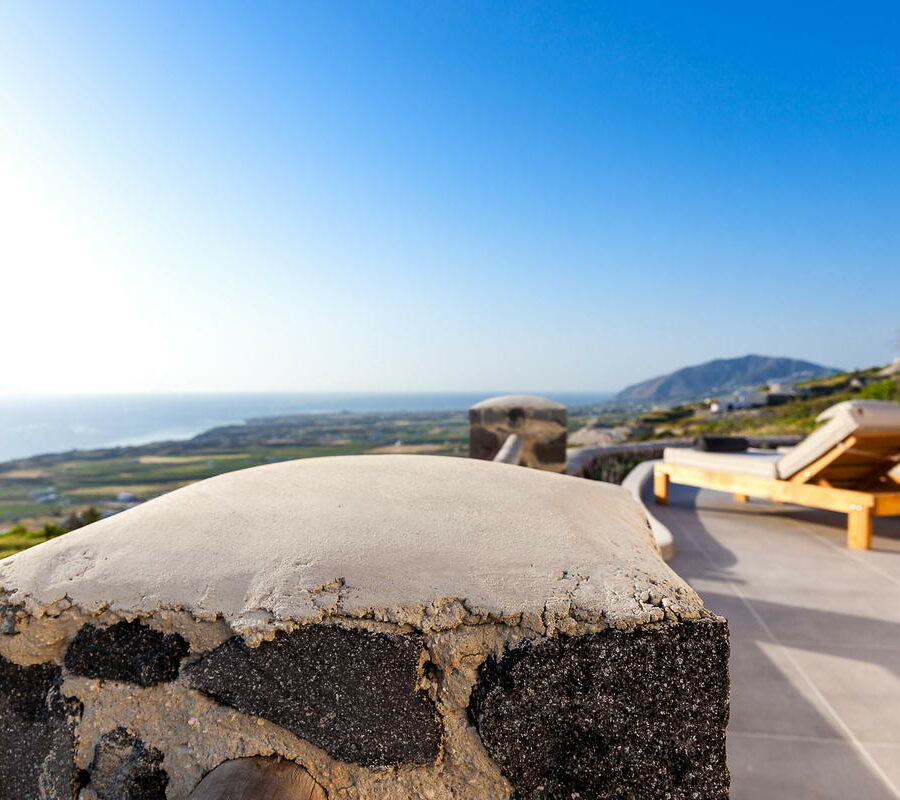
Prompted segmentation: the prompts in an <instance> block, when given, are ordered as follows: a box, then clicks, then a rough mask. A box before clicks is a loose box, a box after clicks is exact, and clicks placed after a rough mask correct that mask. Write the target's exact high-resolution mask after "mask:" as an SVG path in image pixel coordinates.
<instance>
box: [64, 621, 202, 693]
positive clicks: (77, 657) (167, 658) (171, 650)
mask: <svg viewBox="0 0 900 800" xmlns="http://www.w3.org/2000/svg"><path fill="white" fill-rule="evenodd" d="M187 652H188V645H187V642H186V641H185V640H184V639H183V638H182V637H181V636H179V635H178V634H177V633H175V634H166V633H160V632H159V631H157V630H153V628H148V627H147V626H146V625H142V624H141V623H139V622H138V621H137V620H134V621H132V622H119V623H117V624H115V625H112V626H110V627H108V628H97V627H95V626H94V625H85V626H84V627H82V628H81V630H79V631H78V634H77V635H76V636H75V639H74V641H73V642H72V644H71V646H70V647H69V651H68V652H67V653H66V669H68V670H69V671H71V672H74V673H75V674H76V675H84V676H85V677H86V678H106V679H107V680H113V681H128V682H129V683H137V684H140V685H141V686H152V685H153V684H154V683H162V682H164V681H172V680H175V678H177V677H178V667H179V664H180V663H181V659H182V658H184V657H185V656H186V655H187Z"/></svg>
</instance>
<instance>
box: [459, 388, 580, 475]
mask: <svg viewBox="0 0 900 800" xmlns="http://www.w3.org/2000/svg"><path fill="white" fill-rule="evenodd" d="M566 426H567V414H566V407H565V406H564V405H562V404H560V403H556V402H554V401H553V400H548V399H547V398H546V397H534V396H531V395H505V396H503V397H492V398H489V399H487V400H482V401H481V402H480V403H476V404H475V405H474V406H472V408H470V409H469V457H470V458H478V459H482V460H485V461H491V460H493V459H494V458H495V457H496V456H497V454H498V453H499V452H500V448H501V447H502V446H503V443H504V442H505V441H506V439H507V437H509V436H510V435H512V434H518V435H519V436H521V438H522V451H521V455H520V458H519V463H520V464H521V465H522V466H525V467H532V468H534V469H543V470H548V471H550V472H564V471H565V465H566Z"/></svg>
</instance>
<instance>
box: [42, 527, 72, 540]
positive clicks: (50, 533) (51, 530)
mask: <svg viewBox="0 0 900 800" xmlns="http://www.w3.org/2000/svg"><path fill="white" fill-rule="evenodd" d="M41 533H43V534H44V536H45V537H46V538H47V539H53V538H55V537H56V536H62V535H63V534H64V533H66V529H65V528H61V527H60V526H59V525H44V528H43V530H42V531H41Z"/></svg>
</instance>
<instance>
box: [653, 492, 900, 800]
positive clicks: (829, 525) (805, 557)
mask: <svg viewBox="0 0 900 800" xmlns="http://www.w3.org/2000/svg"><path fill="white" fill-rule="evenodd" d="M648 502H649V503H652V502H653V501H652V499H649V501H648ZM654 513H655V514H656V515H657V516H658V517H659V519H660V521H661V522H663V524H665V525H667V526H668V527H669V529H670V530H671V531H672V534H673V536H674V538H675V546H676V548H677V555H676V557H675V558H674V559H673V560H672V562H671V566H672V567H673V568H674V569H675V570H676V572H678V573H679V574H680V575H681V576H682V577H684V578H685V580H687V581H688V582H689V583H691V585H693V586H694V588H696V589H697V591H698V592H699V593H700V594H701V595H702V596H703V598H704V600H705V601H706V605H707V606H708V607H709V608H711V609H713V610H714V611H716V612H718V613H720V614H722V615H723V616H725V617H727V618H728V620H729V622H730V628H731V636H732V655H731V680H732V705H731V723H730V725H729V733H728V748H729V765H730V768H731V772H732V794H731V797H732V798H733V800H763V799H765V800H781V798H785V800H786V799H787V798H790V799H791V800H807V799H809V800H811V799H812V798H817V799H818V798H842V799H844V798H854V800H882V798H894V799H895V800H896V799H897V798H900V518H896V517H894V518H880V519H877V520H876V521H875V540H874V545H873V549H872V550H870V551H865V552H861V551H852V550H847V549H846V547H845V546H844V536H845V533H844V530H845V517H844V516H843V515H838V514H831V513H829V512H822V511H814V510H810V509H801V508H797V507H794V506H785V505H774V504H771V503H767V502H764V501H751V502H750V503H749V504H739V503H735V502H734V501H733V500H732V498H731V496H730V495H725V494H721V493H719V492H712V491H706V490H699V491H698V490H697V489H692V488H689V487H685V486H674V485H673V486H672V495H671V501H670V505H669V506H667V507H659V506H657V507H656V508H655V509H654Z"/></svg>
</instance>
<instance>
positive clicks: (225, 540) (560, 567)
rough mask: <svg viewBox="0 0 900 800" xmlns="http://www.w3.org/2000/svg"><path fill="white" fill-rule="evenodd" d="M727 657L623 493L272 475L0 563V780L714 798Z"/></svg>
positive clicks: (56, 793) (416, 478)
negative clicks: (238, 784)
mask: <svg viewBox="0 0 900 800" xmlns="http://www.w3.org/2000/svg"><path fill="white" fill-rule="evenodd" d="M727 670H728V632H727V623H726V622H725V620H724V619H722V618H721V617H717V616H715V615H714V614H712V613H711V612H709V611H707V610H706V609H705V608H704V607H703V603H702V601H701V600H700V598H699V597H698V596H697V595H696V593H695V592H694V591H693V590H692V589H691V588H690V587H689V586H688V585H687V584H686V583H685V582H684V581H682V580H681V579H680V578H679V577H678V576H677V575H676V574H675V573H674V572H672V571H671V570H670V569H669V568H668V567H666V566H665V564H663V562H662V561H661V560H660V558H659V556H658V554H657V552H656V549H655V546H654V544H653V541H652V538H651V534H650V531H649V528H648V527H647V521H646V519H645V517H644V515H643V513H642V512H641V510H640V508H639V506H638V505H637V504H636V503H635V501H634V500H633V499H632V498H631V496H630V495H629V493H628V492H627V491H626V490H625V489H622V488H621V487H618V486H613V485H610V484H603V483H598V482H595V481H586V480H583V479H579V478H573V477H569V476H564V475H555V474H552V473H548V472H545V471H540V470H527V469H508V468H506V467H504V466H501V465H498V464H493V463H489V462H484V461H479V460H473V459H459V458H441V457H433V456H405V455H397V456H349V457H338V458H320V459H306V460H301V461H293V462H284V463H280V464H270V465H266V466H262V467H256V468H253V469H248V470H242V471H239V472H232V473H228V474H225V475H220V476H217V477H215V478H211V479H209V480H206V481H201V482H199V483H196V484H193V485H191V486H188V487H186V488H183V489H179V490H177V491H174V492H171V493H169V494H167V495H163V496H162V497H159V498H157V499H155V500H151V501H150V502H148V503H144V504H143V505H141V506H138V507H136V508H134V509H131V510H129V511H125V512H123V513H122V514H118V515H116V516H114V517H110V518H108V519H105V520H101V521H100V522H97V523H94V524H93V525H89V526H87V527H85V528H83V529H81V530H79V531H76V532H73V533H69V534H66V535H64V536H61V537H59V538H56V539H53V540H51V541H49V542H47V543H45V544H41V545H39V546H37V547H34V548H32V549H30V550H27V551H25V552H22V553H18V554H16V555H14V556H11V557H9V558H7V559H5V560H3V561H0V797H4V798H16V800H46V798H50V797H52V798H54V800H74V798H76V797H77V798H79V800H110V799H111V798H124V797H132V798H136V797H140V798H141V799H142V800H186V799H187V798H190V797H194V798H203V799H204V800H218V798H219V797H220V796H222V795H221V793H222V792H223V791H226V790H228V791H229V792H230V789H231V787H232V785H235V784H237V783H239V782H240V785H242V786H245V787H247V786H251V785H252V786H253V787H254V788H253V792H255V794H253V793H251V795H252V796H253V797H254V798H256V800H259V798H261V797H267V796H269V795H271V796H272V797H279V798H281V797H285V798H286V797H290V796H292V795H289V794H283V792H282V788H283V787H284V786H285V785H291V786H293V787H294V788H295V789H296V794H297V797H298V798H302V799H303V800H307V798H309V799H311V800H321V798H331V800H338V798H340V800H388V798H390V800H420V799H421V798H424V797H427V798H431V800H450V799H451V798H453V800H485V799H486V798H491V800H512V799H513V798H526V797H527V798H529V799H530V800H542V799H543V798H546V799H547V800H551V798H560V797H576V796H579V797H584V798H588V797H590V798H621V797H635V798H662V797H672V798H690V797H700V798H704V800H725V799H726V798H727V796H728V783H729V780H728V771H727V768H726V764H725V725H726V722H727V718H728V672H727ZM259 757H263V758H259ZM278 759H282V761H278ZM279 787H282V788H279ZM301 790H302V793H301ZM224 796H227V797H232V796H234V797H243V795H232V794H230V793H229V794H226V795H224Z"/></svg>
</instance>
